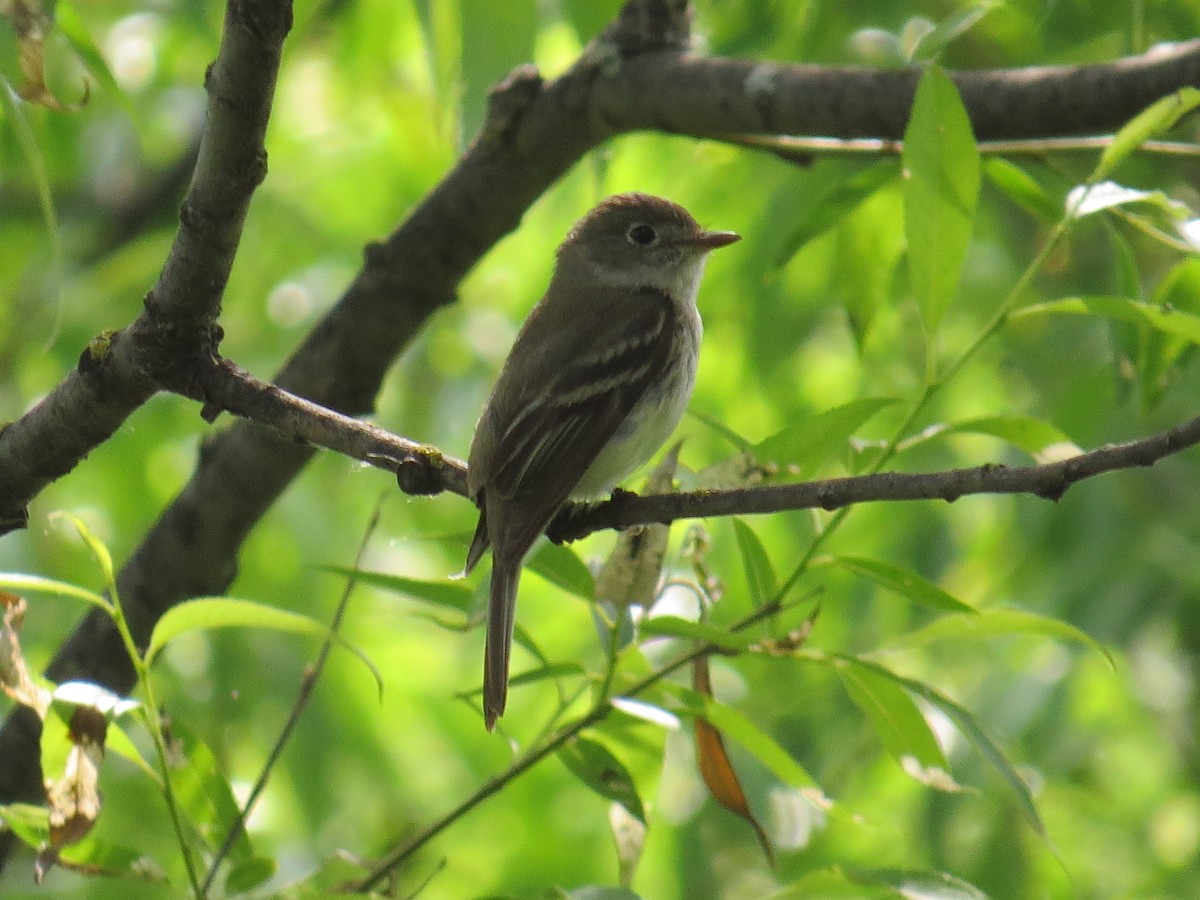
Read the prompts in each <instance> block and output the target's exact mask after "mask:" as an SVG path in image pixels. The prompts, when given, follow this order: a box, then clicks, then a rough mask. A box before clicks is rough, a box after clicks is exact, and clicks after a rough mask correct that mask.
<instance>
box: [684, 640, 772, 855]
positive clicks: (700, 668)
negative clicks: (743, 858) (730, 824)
mask: <svg viewBox="0 0 1200 900" xmlns="http://www.w3.org/2000/svg"><path fill="white" fill-rule="evenodd" d="M692 687H693V689H694V690H695V691H696V693H697V694H702V695H704V696H705V697H711V696H712V681H711V679H710V678H709V672H708V657H707V656H701V657H700V658H698V659H697V660H696V662H695V663H693V665H692ZM696 760H697V762H698V763H699V765H700V777H701V778H703V779H704V784H705V786H707V787H708V792H709V793H710V794H712V796H713V799H714V800H716V801H717V802H718V803H720V804H721V805H722V806H724V807H725V808H726V809H728V810H729V811H730V812H733V813H736V814H737V815H739V816H741V817H742V818H743V819H745V820H746V821H747V822H748V823H749V824H750V827H751V828H753V829H754V834H755V836H756V837H757V838H758V843H759V844H760V845H761V846H762V849H763V854H764V855H765V856H766V857H767V864H768V865H770V866H772V867H774V865H775V854H774V853H773V852H772V850H771V842H770V841H769V840H768V839H767V833H766V831H764V830H763V827H762V825H760V824H759V821H758V819H756V818H755V817H754V813H753V812H752V811H751V810H750V801H749V800H747V799H746V792H745V791H743V790H742V783H741V782H740V781H739V780H738V777H737V772H735V771H734V769H733V761H732V760H731V759H730V758H729V753H728V751H726V749H725V739H724V738H723V737H722V736H721V732H719V731H717V729H715V728H713V727H712V725H710V724H709V723H708V722H706V721H705V720H704V719H701V718H699V717H697V718H696Z"/></svg>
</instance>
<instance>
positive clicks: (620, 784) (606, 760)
mask: <svg viewBox="0 0 1200 900" xmlns="http://www.w3.org/2000/svg"><path fill="white" fill-rule="evenodd" d="M558 758H559V759H561V760H562V761H563V764H564V765H565V766H566V767H567V768H568V769H570V770H571V772H572V773H573V774H574V775H575V777H576V778H578V779H579V780H580V781H582V782H583V783H584V784H586V785H587V786H588V787H590V788H591V789H592V790H593V791H595V792H596V793H597V794H599V795H600V796H601V797H604V798H606V799H608V800H613V801H615V802H617V803H620V804H621V806H623V807H625V809H626V811H627V812H628V813H629V814H630V815H631V816H633V817H634V818H635V819H637V820H638V821H639V822H641V823H642V824H643V825H645V824H646V811H645V809H644V808H643V806H642V798H641V797H639V796H638V790H637V785H635V784H634V783H633V777H632V776H631V775H630V774H629V770H628V769H626V768H625V764H624V763H622V762H621V761H620V760H619V759H617V758H616V757H615V756H613V754H612V752H611V751H610V750H609V749H608V748H607V747H605V746H604V745H603V744H601V743H599V742H597V741H593V740H589V739H588V738H585V737H579V738H575V740H573V741H570V742H569V743H567V744H565V745H564V746H563V747H562V749H560V750H559V751H558Z"/></svg>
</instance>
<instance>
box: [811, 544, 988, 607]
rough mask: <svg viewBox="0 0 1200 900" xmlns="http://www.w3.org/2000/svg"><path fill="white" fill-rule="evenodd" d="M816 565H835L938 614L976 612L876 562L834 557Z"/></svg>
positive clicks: (930, 585)
mask: <svg viewBox="0 0 1200 900" xmlns="http://www.w3.org/2000/svg"><path fill="white" fill-rule="evenodd" d="M820 564H822V565H833V566H839V567H840V568H843V569H846V570H847V571H850V572H854V573H855V574H856V575H862V576H863V577H865V578H869V579H870V580H871V581H874V582H875V583H876V584H878V585H879V586H881V587H885V588H888V589H889V590H893V591H895V592H896V593H898V594H900V595H901V596H902V597H907V598H908V599H909V600H911V601H912V602H913V603H916V604H919V605H921V606H925V607H928V608H930V609H935V610H937V611H939V612H952V613H974V612H975V611H976V610H975V608H974V607H973V606H970V605H968V604H966V603H963V602H962V601H961V600H959V599H957V598H956V597H954V596H953V595H951V594H948V593H946V592H945V591H943V590H942V589H941V588H940V587H938V586H937V585H936V584H933V583H932V582H930V581H926V580H925V579H924V578H922V577H921V576H920V575H918V574H917V573H916V572H911V571H909V570H908V569H902V568H900V567H899V566H894V565H892V564H891V563H886V562H883V561H881V560H878V559H866V558H865V557H860V556H834V557H829V558H828V559H825V560H821V561H820Z"/></svg>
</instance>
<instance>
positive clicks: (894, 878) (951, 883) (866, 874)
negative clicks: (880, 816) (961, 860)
mask: <svg viewBox="0 0 1200 900" xmlns="http://www.w3.org/2000/svg"><path fill="white" fill-rule="evenodd" d="M846 874H847V877H848V878H849V879H850V880H851V881H853V882H854V883H855V884H861V885H866V886H870V887H876V886H877V887H888V888H892V889H893V890H894V891H896V895H897V896H898V897H902V898H905V900H908V898H913V900H988V895H987V894H985V893H983V891H981V890H979V889H978V888H977V887H975V886H974V885H972V884H970V883H969V882H966V881H963V880H962V879H961V878H956V877H954V876H953V875H950V874H947V873H946V872H928V871H921V870H918V869H851V870H849V871H848V872H847V873H846Z"/></svg>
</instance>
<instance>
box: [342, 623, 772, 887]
mask: <svg viewBox="0 0 1200 900" xmlns="http://www.w3.org/2000/svg"><path fill="white" fill-rule="evenodd" d="M783 609H784V606H783V603H782V602H781V601H779V600H774V601H772V602H770V603H766V604H764V605H763V606H762V607H760V608H759V609H757V610H755V611H754V612H752V613H751V614H750V615H748V616H746V617H745V618H743V619H742V620H741V621H739V622H736V623H734V624H733V625H731V626H730V628H729V630H730V632H731V633H733V634H736V633H737V632H739V631H744V630H745V629H747V628H749V627H750V626H751V625H754V624H756V623H758V622H761V621H763V620H764V619H768V618H770V617H771V616H774V615H776V614H778V613H779V612H781V611H783ZM717 652H723V648H721V647H719V646H717V645H716V644H711V643H705V644H700V645H698V646H696V647H693V648H692V649H691V650H688V651H687V652H686V653H683V654H680V655H679V656H677V657H676V658H675V659H674V660H672V661H671V662H669V663H667V664H666V665H664V666H663V667H662V668H661V669H658V670H656V671H654V672H651V673H650V674H649V675H647V676H646V677H644V678H643V679H642V680H641V681H637V682H634V683H633V684H632V685H630V687H629V688H628V690H625V691H622V692H621V695H622V696H625V697H636V696H637V695H638V694H640V693H642V692H643V691H645V690H647V689H648V688H651V687H653V686H654V685H656V684H657V683H658V682H660V681H662V680H663V679H664V678H666V677H667V676H668V675H671V674H672V673H674V672H677V671H678V670H679V669H681V668H683V667H684V666H686V665H687V664H688V663H690V662H692V661H693V660H695V659H699V658H700V657H701V656H707V655H708V654H710V653H717ZM610 701H611V698H610V697H607V696H604V697H601V698H600V699H599V700H597V701H596V704H595V705H594V706H593V707H592V708H591V710H589V711H588V713H587V714H586V715H584V716H583V718H581V719H578V720H577V721H575V722H573V723H571V724H570V725H567V726H564V727H563V728H562V730H560V731H559V732H558V733H557V734H555V735H554V736H553V737H552V738H550V739H549V740H548V741H546V743H544V744H541V745H540V746H538V747H536V748H535V749H532V750H530V751H528V752H527V753H526V754H525V755H524V756H522V757H521V758H519V759H518V760H516V761H515V762H514V763H513V764H512V765H511V766H509V767H508V769H506V770H505V771H504V772H502V773H500V774H499V775H497V776H495V777H494V778H490V779H488V780H487V781H485V782H484V783H483V784H482V785H480V786H479V787H478V788H477V789H476V790H475V792H474V793H473V794H471V796H469V797H467V799H465V800H463V801H462V803H460V804H458V806H456V807H454V808H453V809H451V810H450V811H449V812H447V813H446V814H444V815H443V816H441V817H440V818H439V819H437V820H436V821H434V822H432V823H431V824H429V825H427V826H426V827H425V828H423V829H422V830H421V831H420V832H419V833H417V834H416V835H415V836H414V837H413V838H412V839H411V840H409V841H408V842H407V843H405V844H403V845H402V846H400V847H397V848H396V849H395V850H393V851H392V852H391V853H389V854H388V855H387V856H386V857H384V859H383V861H382V862H381V863H379V865H378V866H376V867H375V868H374V869H373V870H372V871H371V873H370V874H369V875H367V877H366V878H364V879H363V880H362V881H360V882H358V883H357V884H355V885H354V886H353V890H355V891H357V892H358V893H366V892H367V891H369V890H371V888H373V887H374V886H375V885H377V884H378V883H379V882H380V881H382V880H383V879H384V878H386V877H387V876H388V875H389V874H390V873H391V872H393V871H394V870H395V869H396V868H397V867H399V866H401V865H403V864H404V863H405V862H406V861H407V860H408V859H409V858H410V857H412V856H413V854H415V853H416V852H417V851H418V850H420V849H421V848H422V847H424V846H425V845H426V844H428V843H429V842H430V841H432V840H433V839H434V838H436V837H437V836H438V835H439V834H441V833H442V832H443V831H445V830H446V829H447V828H449V827H450V826H451V825H453V824H454V823H455V822H456V821H457V820H458V819H460V818H462V817H463V816H464V815H466V814H467V813H468V812H470V811H471V810H472V809H474V808H475V807H476V806H478V805H479V804H480V803H482V802H483V801H484V800H486V799H487V798H488V797H490V796H492V794H495V793H496V792H497V791H499V790H500V789H501V788H503V787H504V786H505V785H507V784H508V783H509V782H510V781H512V780H514V779H515V778H516V777H517V776H519V775H521V774H522V773H524V772H526V771H528V770H529V769H531V768H533V767H534V766H535V765H537V764H538V763H539V762H541V761H542V760H543V759H545V758H546V757H548V756H550V755H551V754H552V753H554V752H555V751H557V750H558V749H559V748H561V747H563V746H565V745H566V744H567V742H568V741H570V740H571V739H572V738H574V737H576V736H577V735H579V734H581V733H582V732H583V731H585V730H587V729H588V728H591V727H592V726H593V725H598V724H599V723H601V722H603V721H604V720H605V719H606V718H608V715H609V714H610V713H611V712H612V711H613V706H612V703H611V702H610Z"/></svg>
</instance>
